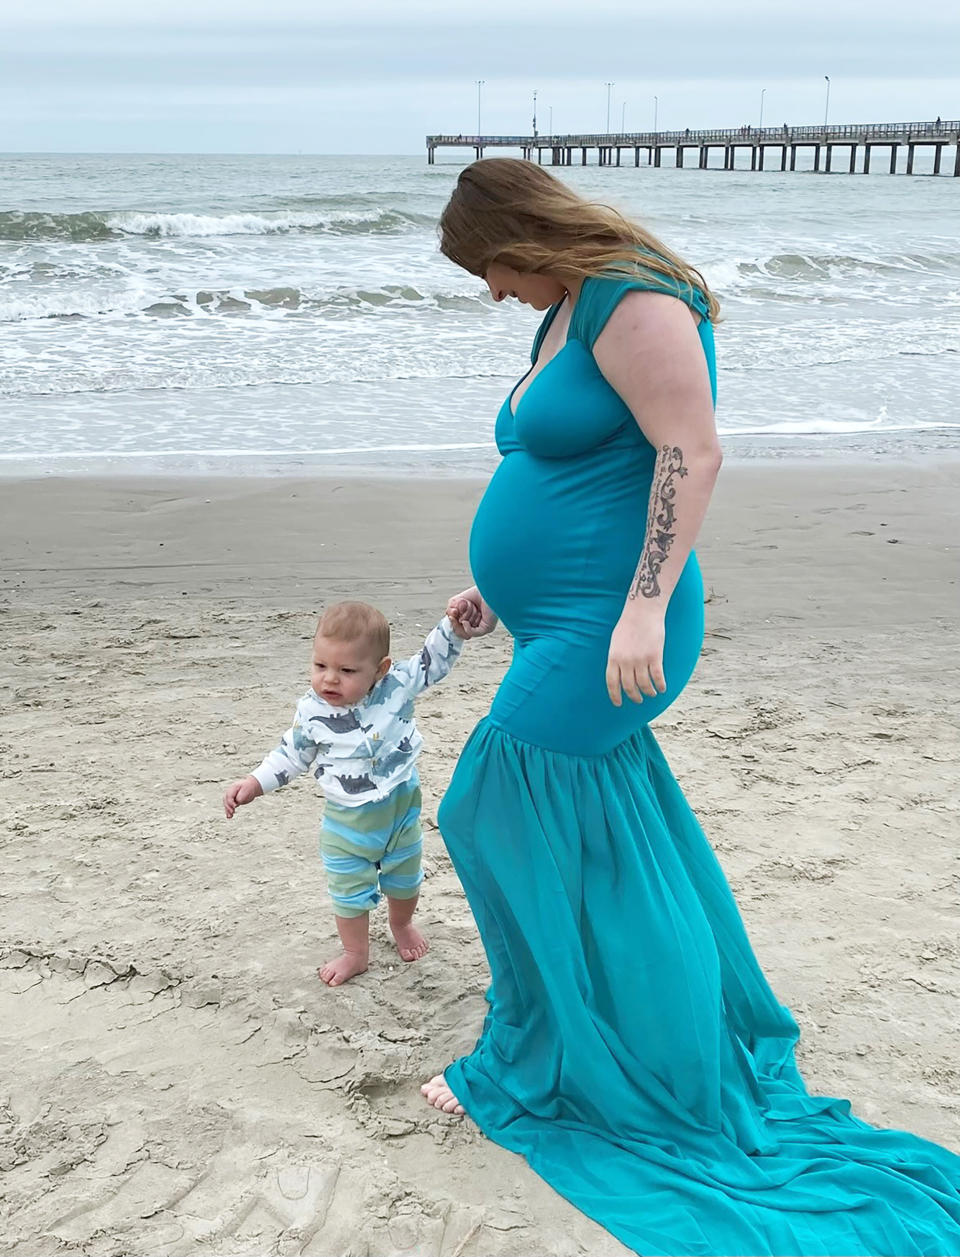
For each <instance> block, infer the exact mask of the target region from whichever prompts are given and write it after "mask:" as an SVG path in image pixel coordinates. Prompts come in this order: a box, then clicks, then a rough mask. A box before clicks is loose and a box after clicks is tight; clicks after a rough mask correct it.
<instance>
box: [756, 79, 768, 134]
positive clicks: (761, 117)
mask: <svg viewBox="0 0 960 1257" xmlns="http://www.w3.org/2000/svg"><path fill="white" fill-rule="evenodd" d="M766 94H767V89H766V88H765V87H761V88H760V125H759V127H758V128H757V130H758V131H762V130H763V98H764V96H766Z"/></svg>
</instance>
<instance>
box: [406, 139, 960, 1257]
mask: <svg viewBox="0 0 960 1257" xmlns="http://www.w3.org/2000/svg"><path fill="white" fill-rule="evenodd" d="M441 233H442V238H441V248H442V250H443V252H444V253H445V254H446V255H447V256H448V257H449V258H451V259H452V260H453V261H454V262H456V263H457V264H458V265H460V266H462V267H464V268H466V269H467V270H469V271H470V272H472V273H473V274H475V275H479V276H483V277H484V278H485V280H486V281H487V284H488V285H489V287H490V291H491V294H492V295H493V297H494V299H495V300H497V301H499V300H502V299H504V298H505V297H514V298H516V299H518V300H520V301H522V302H526V303H528V304H530V305H532V306H534V307H535V308H537V309H541V310H545V311H546V316H545V318H544V320H543V323H542V325H541V327H540V330H539V331H538V333H537V336H536V338H535V340H534V344H533V352H532V354H531V362H532V365H531V368H530V370H529V371H528V372H527V374H526V375H525V376H524V377H523V379H522V380H521V381H520V382H519V383H518V384H517V385H516V387H515V388H514V390H513V391H512V393H511V394H510V396H509V397H508V398H507V400H506V401H505V402H504V404H503V407H502V409H501V411H500V414H499V416H498V418H497V426H496V437H497V445H498V446H499V449H500V452H501V454H502V455H503V460H502V462H501V463H500V466H499V468H498V470H497V472H496V474H495V475H494V477H493V479H492V481H491V482H490V485H489V487H488V489H487V492H486V494H485V496H484V498H483V501H482V502H481V504H480V507H479V509H478V511H477V516H476V519H475V521H474V525H473V531H472V535H471V541H470V559H471V565H472V569H473V574H474V579H475V580H476V582H477V585H476V587H475V588H474V589H471V590H467V591H466V592H465V593H464V594H462V595H460V597H459V598H458V599H455V600H454V604H455V606H454V610H455V611H458V612H459V614H460V615H461V618H462V619H463V622H464V623H465V624H466V625H468V626H469V627H470V631H471V632H472V633H473V634H479V633H483V632H489V631H490V630H491V629H492V628H493V626H494V625H495V623H496V618H497V617H498V616H500V617H502V618H503V621H504V623H505V625H506V626H507V628H508V629H509V630H510V632H511V633H512V634H513V638H514V657H513V662H512V664H511V667H510V669H509V671H508V673H507V675H506V677H505V679H504V681H503V684H502V685H501V687H500V689H499V691H498V693H497V696H496V698H495V700H494V703H493V706H492V708H491V710H490V714H489V716H487V717H486V718H485V719H484V720H482V721H481V722H480V724H479V725H478V727H477V729H476V730H475V731H474V733H473V735H472V736H471V738H470V741H469V742H468V744H467V746H466V748H465V750H464V752H463V755H462V757H461V759H460V762H459V764H458V766H457V770H456V772H455V774H454V777H453V781H452V783H451V785H450V788H449V790H448V792H447V795H446V797H445V799H444V801H443V804H442V807H441V811H440V818H439V819H440V827H441V830H442V832H443V836H444V839H445V841H446V844H447V847H448V849H449V851H450V855H451V857H452V859H453V862H454V865H455V867H456V870H457V873H458V875H459V877H460V879H461V881H462V883H463V886H464V888H465V890H466V893H467V896H468V899H469V901H470V906H471V908H472V910H473V913H474V915H475V917H476V920H477V924H478V926H479V929H480V934H481V936H482V939H483V943H484V947H485V949H486V953H487V957H488V960H489V964H490V970H491V974H492V982H491V986H490V989H489V992H488V1000H489V1012H488V1015H487V1018H486V1020H485V1022H484V1025H483V1029H482V1033H481V1036H480V1039H479V1041H478V1043H477V1045H476V1047H475V1048H474V1050H473V1051H472V1052H471V1053H470V1055H469V1056H466V1057H464V1058H462V1059H461V1060H458V1061H456V1062H454V1063H453V1064H452V1065H450V1066H448V1067H447V1069H446V1071H445V1074H444V1075H439V1076H438V1077H436V1078H434V1079H433V1080H432V1081H431V1082H429V1083H427V1084H425V1086H424V1088H423V1090H424V1094H425V1095H426V1098H427V1100H428V1101H429V1102H430V1103H431V1104H434V1105H435V1106H436V1107H438V1108H440V1109H443V1110H445V1111H447V1112H462V1111H464V1110H465V1111H466V1112H467V1114H469V1116H470V1117H471V1118H472V1119H473V1120H474V1121H475V1122H477V1124H478V1125H479V1126H480V1128H481V1129H482V1130H483V1131H484V1132H486V1134H487V1135H488V1136H489V1137H490V1138H492V1139H494V1140H496V1141H497V1142H498V1143H500V1144H502V1145H503V1146H504V1147H506V1148H510V1149H512V1150H514V1151H516V1152H519V1153H521V1154H522V1155H523V1156H525V1157H526V1158H527V1160H528V1161H529V1162H530V1164H531V1165H532V1166H533V1168H534V1169H535V1170H537V1171H538V1172H539V1173H540V1174H541V1175H542V1176H543V1177H544V1178H545V1179H546V1180H547V1181H548V1182H549V1183H551V1184H552V1185H553V1186H554V1187H555V1188H556V1189H557V1191H559V1192H561V1193H562V1194H563V1195H564V1196H566V1197H567V1198H568V1199H569V1200H571V1201H572V1202H573V1203H574V1204H575V1205H577V1206H579V1208H581V1209H582V1210H583V1211H584V1212H585V1213H587V1214H589V1215H590V1216H591V1217H593V1218H595V1219H596V1220H597V1221H598V1222H600V1223H602V1224H603V1225H604V1226H605V1227H607V1228H608V1229H609V1230H610V1231H611V1232H612V1233H613V1234H614V1235H616V1236H617V1237H618V1238H619V1239H620V1240H622V1241H623V1243H624V1244H626V1245H627V1246H628V1247H629V1248H631V1249H633V1250H634V1251H636V1252H637V1253H643V1254H648V1255H649V1254H689V1253H705V1254H900V1255H902V1254H934V1253H935V1254H957V1253H960V1158H957V1157H955V1156H953V1155H952V1154H951V1153H949V1152H947V1151H946V1150H944V1149H942V1148H939V1147H937V1146H936V1145H934V1144H931V1143H927V1142H925V1141H923V1140H921V1139H918V1138H916V1137H914V1136H912V1135H908V1134H903V1133H900V1132H895V1131H878V1130H875V1129H873V1128H871V1127H869V1126H867V1125H866V1124H865V1123H864V1122H862V1121H859V1120H858V1119H857V1118H855V1117H854V1116H852V1115H851V1113H850V1111H849V1105H848V1104H847V1103H846V1102H845V1101H842V1100H835V1099H829V1098H824V1097H814V1096H811V1095H809V1094H808V1093H807V1091H806V1089H805V1087H804V1085H803V1081H802V1079H801V1077H800V1075H799V1073H798V1071H797V1068H796V1066H795V1064H794V1045H795V1042H796V1039H797V1027H796V1025H795V1023H794V1021H793V1018H792V1017H791V1016H790V1014H789V1012H788V1011H787V1010H786V1009H785V1008H783V1007H782V1006H781V1005H780V1004H779V1003H778V1002H777V1000H776V998H775V997H774V995H773V993H772V992H771V990H770V988H769V986H768V985H767V982H766V980H765V979H764V976H763V973H762V971H761V969H760V967H759V965H758V964H757V961H756V959H755V957H754V955H753V952H752V950H751V947H750V943H749V941H748V939H747V936H746V933H745V931H744V927H743V924H742V922H741V920H740V916H739V914H738V911H737V907H736V904H735V902H734V900H733V897H732V895H731V893H730V890H729V888H728V886H727V884H726V881H725V879H724V876H723V873H722V872H721V870H720V867H719V865H718V864H717V862H716V860H715V859H714V856H713V854H712V851H711V849H710V847H709V845H708V844H707V842H706V839H705V838H704V836H703V833H702V831H701V830H700V827H699V825H698V824H697V821H696V819H695V817H694V816H693V814H692V813H691V811H690V809H689V807H688V805H687V803H686V801H685V800H684V797H683V794H682V792H681V791H680V788H679V787H678V785H677V784H676V782H675V781H674V779H673V777H672V776H671V773H670V770H669V768H668V767H667V764H666V762H665V760H664V758H663V756H662V754H661V753H660V750H659V748H658V746H657V743H656V741H655V739H654V736H653V734H652V733H651V731H650V728H649V724H650V721H651V720H652V719H653V718H654V717H655V716H657V715H659V713H660V712H662V711H663V710H664V708H665V707H667V706H668V704H669V703H671V702H672V701H673V700H674V699H675V698H676V697H677V695H678V694H679V693H680V692H681V690H682V689H683V687H684V685H685V684H686V682H687V680H688V679H689V677H690V675H691V673H692V672H693V669H694V666H695V664H696V661H697V657H698V654H699V650H700V645H701V640H702V635H703V590H702V585H701V580H700V573H699V570H698V567H697V561H696V558H695V557H694V554H693V551H692V546H693V544H694V541H695V539H696V535H697V531H698V529H699V527H700V524H701V521H702V519H703V516H704V512H705V510H706V507H707V502H708V499H709V497H710V492H711V489H712V487H713V483H714V479H715V477H716V474H717V470H718V467H719V464H720V454H719V450H718V446H717V438H716V432H715V428H714V422H713V394H714V388H715V374H714V350H713V328H712V321H713V319H714V317H715V316H716V312H717V306H716V302H715V300H714V299H713V297H712V296H711V295H710V293H709V291H708V290H707V287H706V285H705V284H704V282H703V280H702V278H701V277H700V276H699V274H698V273H697V272H696V271H694V270H693V269H692V268H691V267H689V266H688V265H686V264H685V263H684V262H683V261H682V260H681V259H680V258H678V257H676V256H675V255H674V254H672V253H671V252H669V250H667V249H666V248H665V247H664V246H663V245H662V244H661V243H660V242H659V241H657V240H656V239H655V238H654V237H652V236H651V235H650V234H649V233H647V232H646V231H644V230H642V229H641V228H639V227H638V226H636V225H635V224H633V223H630V222H628V221H626V220H625V219H623V218H622V217H621V216H619V215H618V214H616V213H614V212H613V211H612V210H609V209H607V208H605V207H602V206H597V205H593V204H590V203H588V202H587V201H585V200H583V199H582V198H581V197H580V196H578V195H577V194H576V193H574V192H573V191H572V190H571V189H569V188H567V187H566V186H565V185H563V184H562V183H560V182H559V181H558V180H556V179H554V178H553V177H552V176H551V175H550V174H548V173H547V172H546V171H544V170H542V169H541V168H540V167H538V166H536V165H534V164H532V163H529V162H521V161H514V160H508V159H491V160H487V161H483V162H478V163H475V164H474V165H472V166H470V167H468V168H467V169H466V170H464V171H463V173H462V174H461V176H460V178H459V181H458V183H457V186H456V190H455V191H454V193H453V196H452V198H451V200H450V202H449V204H448V206H447V208H446V210H445V211H444V214H443V218H442V222H441ZM735 701H736V700H735V696H733V695H731V702H735Z"/></svg>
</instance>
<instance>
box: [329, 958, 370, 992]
mask: <svg viewBox="0 0 960 1257" xmlns="http://www.w3.org/2000/svg"><path fill="white" fill-rule="evenodd" d="M367 963H368V957H367V956H366V955H365V954H363V953H361V952H355V951H345V952H344V953H343V955H342V956H338V957H337V958H336V960H328V961H327V963H326V964H325V965H324V966H323V968H321V969H318V970H317V977H318V978H319V979H320V981H321V982H326V984H327V986H342V985H343V983H344V982H349V981H350V979H351V978H355V977H356V976H357V974H358V973H365V972H366V970H367Z"/></svg>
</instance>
